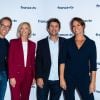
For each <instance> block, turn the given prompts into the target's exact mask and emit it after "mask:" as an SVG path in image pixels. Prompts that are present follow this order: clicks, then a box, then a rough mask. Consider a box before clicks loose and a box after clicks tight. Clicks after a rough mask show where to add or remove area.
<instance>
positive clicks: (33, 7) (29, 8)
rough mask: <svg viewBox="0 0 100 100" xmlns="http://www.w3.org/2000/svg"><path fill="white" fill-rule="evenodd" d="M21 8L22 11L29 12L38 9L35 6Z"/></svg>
mask: <svg viewBox="0 0 100 100" xmlns="http://www.w3.org/2000/svg"><path fill="white" fill-rule="evenodd" d="M20 8H21V9H24V10H26V9H27V10H31V9H32V10H36V7H35V6H23V5H21V6H20Z"/></svg>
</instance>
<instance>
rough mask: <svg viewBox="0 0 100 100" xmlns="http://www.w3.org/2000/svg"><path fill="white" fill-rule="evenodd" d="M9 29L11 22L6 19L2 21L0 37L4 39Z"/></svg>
mask: <svg viewBox="0 0 100 100" xmlns="http://www.w3.org/2000/svg"><path fill="white" fill-rule="evenodd" d="M10 28H11V22H10V21H9V20H7V19H4V20H2V22H1V23H0V35H1V36H3V37H5V36H6V34H7V33H8V32H9V30H10Z"/></svg>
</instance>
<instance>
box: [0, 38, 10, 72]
mask: <svg viewBox="0 0 100 100" xmlns="http://www.w3.org/2000/svg"><path fill="white" fill-rule="evenodd" d="M8 46H9V43H8V40H6V39H2V38H0V72H1V71H7V56H8Z"/></svg>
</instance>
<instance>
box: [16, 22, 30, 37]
mask: <svg viewBox="0 0 100 100" xmlns="http://www.w3.org/2000/svg"><path fill="white" fill-rule="evenodd" d="M24 24H26V25H27V26H28V27H29V37H30V36H31V33H32V29H31V25H30V23H29V22H22V23H20V24H19V26H18V28H17V37H18V38H19V37H20V30H21V28H22V26H23V25H24Z"/></svg>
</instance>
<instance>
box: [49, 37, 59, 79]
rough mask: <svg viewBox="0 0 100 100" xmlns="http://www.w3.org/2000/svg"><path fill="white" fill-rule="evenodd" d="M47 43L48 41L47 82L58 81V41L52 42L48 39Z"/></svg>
mask: <svg viewBox="0 0 100 100" xmlns="http://www.w3.org/2000/svg"><path fill="white" fill-rule="evenodd" d="M48 41H49V48H50V56H51V69H50V75H49V80H59V76H58V53H59V40H57V41H56V42H54V41H52V40H51V39H50V38H48Z"/></svg>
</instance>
